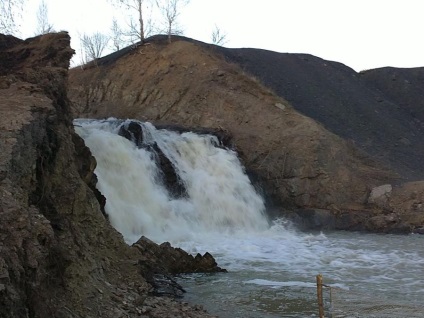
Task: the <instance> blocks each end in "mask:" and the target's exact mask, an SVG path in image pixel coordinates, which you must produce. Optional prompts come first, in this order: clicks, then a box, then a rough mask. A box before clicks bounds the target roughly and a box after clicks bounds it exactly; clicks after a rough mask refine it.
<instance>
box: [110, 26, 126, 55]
mask: <svg viewBox="0 0 424 318" xmlns="http://www.w3.org/2000/svg"><path fill="white" fill-rule="evenodd" d="M110 32H111V40H112V47H113V49H114V50H115V51H119V50H120V49H121V48H122V46H123V45H124V44H125V40H124V39H123V36H124V32H123V31H122V29H121V27H120V26H119V24H118V21H117V20H116V18H113V20H112V26H111V27H110Z"/></svg>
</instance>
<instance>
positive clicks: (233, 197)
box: [75, 119, 268, 244]
mask: <svg viewBox="0 0 424 318" xmlns="http://www.w3.org/2000/svg"><path fill="white" fill-rule="evenodd" d="M129 123H130V121H119V120H116V119H110V120H105V121H92V120H76V121H75V124H76V131H77V133H78V134H80V136H81V137H82V138H83V139H84V140H85V143H86V145H87V146H88V147H89V148H90V150H91V152H92V153H93V155H94V156H95V157H96V159H97V168H96V175H97V177H98V180H99V182H98V188H99V190H100V191H101V192H102V193H103V195H104V196H105V197H106V198H107V203H106V207H105V209H106V212H107V213H108V215H109V217H110V221H111V223H112V225H113V226H114V227H115V228H116V229H117V230H118V231H120V232H121V233H122V234H123V236H124V238H125V240H126V241H127V243H129V244H131V243H134V242H135V241H137V240H138V239H139V238H140V237H141V236H142V235H145V236H147V237H149V238H151V239H153V240H155V241H157V242H163V241H171V242H175V241H176V240H185V239H186V238H192V237H193V236H196V235H198V234H199V233H222V232H237V231H240V230H242V231H243V232H245V231H257V230H264V229H266V228H267V227H268V221H267V219H266V217H265V215H264V210H265V207H264V202H263V200H262V198H261V197H260V196H259V195H258V194H257V193H256V192H255V189H254V188H253V186H252V184H251V183H250V180H249V178H248V177H247V176H246V174H245V173H244V171H243V168H242V166H241V165H240V162H239V160H238V158H237V155H236V154H235V153H234V152H233V151H230V150H226V149H222V148H219V147H217V146H218V144H219V141H218V139H217V137H215V136H212V135H197V134H195V133H190V132H187V133H182V134H179V133H176V132H173V131H168V130H157V129H155V127H154V126H153V125H151V124H150V123H141V122H140V123H139V125H140V126H141V128H142V131H143V145H144V147H143V146H142V147H137V146H136V145H135V144H134V143H133V142H131V141H130V140H127V139H125V138H123V137H122V136H120V135H118V132H119V131H120V129H122V127H126V126H127V125H128V124H129ZM131 123H134V121H131ZM153 144H156V145H157V146H158V147H159V149H160V150H161V151H162V152H163V153H164V154H165V156H166V157H167V158H168V159H169V160H170V161H171V162H172V164H173V166H174V167H175V169H176V172H177V174H178V176H179V178H180V179H181V182H182V183H183V184H184V186H185V189H186V191H187V195H186V196H185V197H182V198H174V197H172V196H171V195H170V193H169V192H168V191H167V189H166V187H165V186H164V184H163V182H162V180H161V178H160V170H159V167H158V166H157V164H156V160H155V156H157V154H156V153H155V152H154V151H153V150H152V147H148V146H149V145H153Z"/></svg>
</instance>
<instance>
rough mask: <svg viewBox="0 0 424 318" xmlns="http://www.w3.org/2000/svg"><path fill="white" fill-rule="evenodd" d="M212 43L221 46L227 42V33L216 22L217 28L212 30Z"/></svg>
mask: <svg viewBox="0 0 424 318" xmlns="http://www.w3.org/2000/svg"><path fill="white" fill-rule="evenodd" d="M212 43H213V44H216V45H221V46H222V45H224V44H225V43H227V34H226V33H222V31H221V29H220V28H219V27H218V26H217V25H216V24H215V29H214V30H213V31H212Z"/></svg>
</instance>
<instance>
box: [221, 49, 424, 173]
mask: <svg viewBox="0 0 424 318" xmlns="http://www.w3.org/2000/svg"><path fill="white" fill-rule="evenodd" d="M216 50H217V51H219V52H220V54H222V55H223V56H225V58H226V60H228V61H230V62H232V63H237V64H238V65H240V67H241V68H242V69H243V70H245V71H246V72H248V73H250V74H252V75H254V76H255V77H257V78H258V79H259V80H260V81H261V82H262V83H264V84H265V85H266V86H267V87H269V88H271V89H272V90H273V91H274V92H275V93H276V94H278V95H279V96H280V97H282V98H285V99H286V100H288V101H289V102H290V103H291V105H292V106H293V107H294V108H295V109H296V110H298V111H300V112H301V113H302V114H305V115H306V116H309V117H311V118H313V119H315V120H317V121H318V122H320V123H322V124H323V125H324V126H325V127H326V129H328V130H330V131H332V132H333V133H335V134H337V135H339V136H341V137H343V138H345V139H347V140H352V142H354V143H355V145H356V146H357V147H359V148H360V149H362V150H364V151H365V152H366V153H367V154H369V155H370V156H372V157H373V158H375V159H377V160H379V161H380V162H383V163H385V164H386V165H387V166H389V167H390V168H391V169H393V170H394V171H396V172H397V173H399V175H400V176H401V177H402V178H403V179H404V180H409V181H412V180H422V179H424V169H423V165H422V161H423V160H422V158H424V104H423V100H424V99H423V96H424V90H423V78H424V77H423V69H422V68H415V69H396V68H382V69H376V70H369V71H365V72H361V73H357V72H355V71H354V70H352V69H351V68H349V67H347V66H345V65H343V64H341V63H337V62H332V61H326V60H323V59H321V58H318V57H315V56H312V55H308V54H284V53H277V52H272V51H266V50H259V49H223V48H219V47H217V48H216Z"/></svg>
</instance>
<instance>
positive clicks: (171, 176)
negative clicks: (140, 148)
mask: <svg viewBox="0 0 424 318" xmlns="http://www.w3.org/2000/svg"><path fill="white" fill-rule="evenodd" d="M146 148H147V149H148V150H149V151H151V152H152V153H154V154H155V159H156V162H157V164H158V166H159V168H160V178H161V181H162V182H163V184H164V186H165V187H166V189H167V190H168V192H169V194H170V195H171V196H173V197H174V198H181V197H184V196H186V195H187V190H186V188H185V186H184V183H183V182H182V180H181V179H180V178H179V176H178V174H177V172H176V171H175V167H174V165H173V164H172V162H171V160H169V159H168V157H166V156H165V154H164V153H163V152H162V150H160V148H159V146H158V145H157V144H156V143H153V144H150V145H147V146H146Z"/></svg>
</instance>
